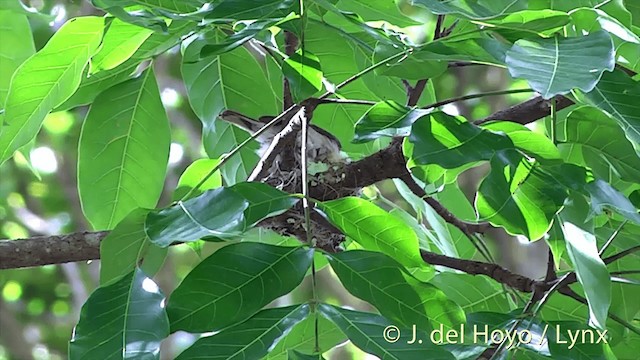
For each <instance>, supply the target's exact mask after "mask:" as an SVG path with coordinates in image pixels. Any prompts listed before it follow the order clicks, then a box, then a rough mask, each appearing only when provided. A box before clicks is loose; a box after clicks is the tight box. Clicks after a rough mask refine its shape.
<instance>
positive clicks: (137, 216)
mask: <svg viewBox="0 0 640 360" xmlns="http://www.w3.org/2000/svg"><path fill="white" fill-rule="evenodd" d="M148 212H149V210H144V209H136V210H133V211H132V212H131V213H130V214H129V215H127V217H125V218H124V219H123V220H122V221H121V222H120V223H119V224H118V225H117V226H116V227H115V229H113V230H112V231H111V232H110V233H109V235H108V236H107V237H106V238H104V239H103V240H102V241H101V242H100V284H101V285H105V284H107V283H110V282H112V281H114V280H116V279H120V278H121V277H123V276H124V275H126V274H129V273H130V272H131V271H133V270H134V269H135V268H136V266H137V265H138V261H140V259H141V258H142V257H143V255H144V253H145V252H146V251H147V248H148V247H149V239H147V234H145V233H144V219H145V218H146V216H147V213H148Z"/></svg>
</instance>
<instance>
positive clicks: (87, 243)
mask: <svg viewBox="0 0 640 360" xmlns="http://www.w3.org/2000/svg"><path fill="white" fill-rule="evenodd" d="M544 103H545V102H544V101H543V100H541V98H535V99H532V100H528V101H525V102H524V103H521V104H518V105H515V106H513V107H511V108H509V109H505V110H503V111H500V112H498V113H496V114H503V115H500V116H497V115H496V114H494V115H491V116H489V117H488V118H487V119H483V120H480V121H479V123H482V122H486V121H489V120H493V119H497V118H500V119H501V120H505V121H512V122H517V123H521V124H523V123H528V122H533V121H536V120H538V119H540V118H542V117H544V116H547V115H548V114H549V108H548V106H546V105H544ZM567 104H569V105H570V104H572V102H571V100H569V99H566V98H561V99H560V100H559V102H558V105H557V106H558V109H560V108H561V107H566V106H568V105H567ZM522 114H525V115H526V116H525V115H522ZM520 115H522V116H523V117H518V116H520ZM406 173H408V170H407V168H406V165H405V159H404V154H403V153H402V140H401V139H394V140H393V141H392V142H391V144H390V145H389V146H388V147H387V148H385V149H383V150H380V151H378V152H377V153H375V154H372V155H370V156H368V157H366V158H364V159H362V160H359V161H356V162H353V163H350V164H347V165H346V166H345V168H344V175H345V176H344V180H343V181H342V182H340V183H337V184H331V185H325V184H318V185H316V186H312V187H310V188H309V195H310V196H311V197H312V198H314V199H318V200H332V199H337V198H340V197H343V196H348V195H352V194H353V189H357V188H362V187H365V186H368V185H371V184H374V183H376V182H378V181H382V180H385V179H392V178H397V177H399V176H402V175H404V174H406ZM445 220H446V219H445ZM107 234H108V232H106V231H100V232H78V233H72V234H67V235H58V236H38V237H33V238H29V239H22V240H0V269H11V268H20V267H30V266H40V265H47V264H60V263H66V262H72V261H86V260H92V259H97V258H98V257H99V255H100V253H99V242H100V241H101V240H102V239H103V238H104V237H106V236H107Z"/></svg>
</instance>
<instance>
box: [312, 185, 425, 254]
mask: <svg viewBox="0 0 640 360" xmlns="http://www.w3.org/2000/svg"><path fill="white" fill-rule="evenodd" d="M317 205H318V207H319V208H320V209H321V210H322V211H323V212H324V213H325V214H326V215H327V217H328V218H329V221H331V223H332V224H333V225H335V226H336V227H337V228H338V229H340V230H341V231H342V232H343V233H344V234H345V235H347V236H348V237H350V238H352V239H353V240H355V241H356V242H357V243H359V244H360V245H362V246H363V247H364V248H365V249H368V250H378V251H381V252H383V253H385V254H387V255H389V256H391V257H392V258H394V259H395V260H397V261H398V262H400V263H401V264H402V265H404V266H408V267H422V266H425V264H424V262H423V261H422V258H421V257H420V250H419V246H418V236H417V235H416V233H415V232H414V231H413V229H411V227H410V226H409V225H407V224H405V223H404V222H403V221H402V220H400V219H398V218H397V217H395V216H393V215H391V214H389V213H388V212H386V211H384V210H382V209H381V208H379V207H377V206H375V205H373V204H372V203H370V202H368V201H366V200H364V199H360V198H356V197H345V198H342V199H338V200H332V201H325V202H322V203H318V204H317Z"/></svg>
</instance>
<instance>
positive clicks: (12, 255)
mask: <svg viewBox="0 0 640 360" xmlns="http://www.w3.org/2000/svg"><path fill="white" fill-rule="evenodd" d="M108 234H109V232H108V231H98V232H76V233H71V234H67V235H54V236H36V237H32V238H28V239H17V240H0V269H15V268H22V267H30V266H41V265H49V264H61V263H67V262H72V261H86V260H93V259H98V258H100V241H102V239H104V238H105V237H106V236H107V235H108Z"/></svg>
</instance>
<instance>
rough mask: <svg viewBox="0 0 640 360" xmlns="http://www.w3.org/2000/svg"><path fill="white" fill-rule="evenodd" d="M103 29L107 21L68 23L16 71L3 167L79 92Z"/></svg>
mask: <svg viewBox="0 0 640 360" xmlns="http://www.w3.org/2000/svg"><path fill="white" fill-rule="evenodd" d="M103 26H104V19H103V18H99V17H93V16H84V17H79V18H75V19H71V20H69V21H67V22H66V23H65V24H64V25H63V26H62V27H61V28H60V29H59V30H58V31H57V32H56V33H55V34H54V35H53V37H51V39H50V40H49V41H48V42H47V44H46V45H45V46H44V48H42V49H41V50H40V51H38V52H37V53H36V54H35V55H33V56H32V57H30V58H29V59H27V60H26V61H25V62H24V63H22V65H20V67H19V68H18V69H17V70H16V72H15V74H14V75H13V78H12V80H11V88H10V89H9V94H8V95H7V99H6V103H5V114H4V118H5V119H6V120H5V121H6V123H7V125H8V126H5V127H4V128H3V129H2V133H1V134H0V164H1V163H2V162H4V161H5V160H7V159H8V158H10V157H11V156H12V155H13V152H14V151H16V150H17V149H19V148H20V147H21V146H23V145H25V144H27V143H28V142H29V141H31V140H32V139H33V138H34V137H35V136H36V134H37V133H38V131H39V130H40V127H41V126H42V121H43V120H44V118H45V116H46V115H47V114H48V113H49V111H51V110H52V109H53V108H55V107H56V106H57V105H59V104H60V103H62V102H63V101H65V100H67V99H68V98H69V97H70V96H71V95H72V94H73V93H74V92H75V91H76V89H77V88H78V86H79V85H80V79H81V76H82V73H83V70H84V68H85V66H87V64H88V62H89V57H90V56H91V55H92V54H93V53H95V52H96V51H97V50H98V46H99V45H100V40H101V38H102V30H103ZM69 44H74V46H69Z"/></svg>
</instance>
